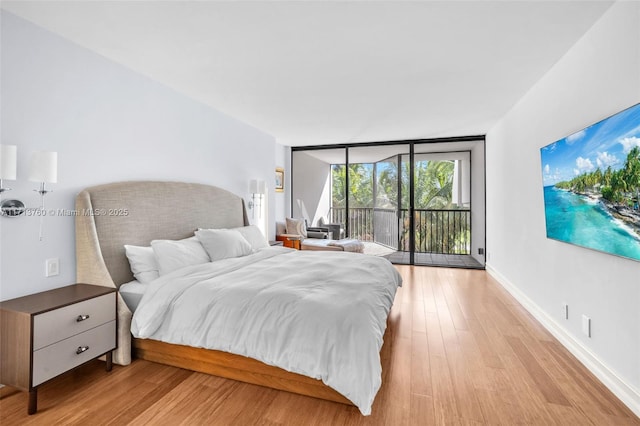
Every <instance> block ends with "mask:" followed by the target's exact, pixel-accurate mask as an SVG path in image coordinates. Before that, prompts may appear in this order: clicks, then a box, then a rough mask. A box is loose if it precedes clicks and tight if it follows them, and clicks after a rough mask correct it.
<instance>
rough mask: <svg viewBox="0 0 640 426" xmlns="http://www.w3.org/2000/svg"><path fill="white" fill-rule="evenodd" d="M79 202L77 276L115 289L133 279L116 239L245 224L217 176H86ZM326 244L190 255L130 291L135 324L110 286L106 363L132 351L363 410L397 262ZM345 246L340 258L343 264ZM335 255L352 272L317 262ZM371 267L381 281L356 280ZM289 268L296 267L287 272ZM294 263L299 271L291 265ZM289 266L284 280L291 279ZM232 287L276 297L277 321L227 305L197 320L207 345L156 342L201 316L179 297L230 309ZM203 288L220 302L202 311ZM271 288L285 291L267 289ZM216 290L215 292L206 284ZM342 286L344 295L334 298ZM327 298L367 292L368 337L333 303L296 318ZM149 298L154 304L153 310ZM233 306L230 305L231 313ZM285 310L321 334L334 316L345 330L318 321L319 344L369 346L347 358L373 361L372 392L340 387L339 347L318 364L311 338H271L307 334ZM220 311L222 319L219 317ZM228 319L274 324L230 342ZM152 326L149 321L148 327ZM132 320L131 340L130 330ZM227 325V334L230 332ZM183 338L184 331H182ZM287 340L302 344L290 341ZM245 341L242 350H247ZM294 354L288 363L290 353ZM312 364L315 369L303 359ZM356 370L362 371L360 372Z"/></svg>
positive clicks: (125, 241)
mask: <svg viewBox="0 0 640 426" xmlns="http://www.w3.org/2000/svg"><path fill="white" fill-rule="evenodd" d="M76 209H77V211H78V215H77V216H76V261H77V280H78V282H84V283H90V284H97V285H103V286H109V287H116V288H119V287H120V286H121V285H122V284H125V283H129V282H131V281H132V280H133V278H134V277H133V274H132V272H131V268H130V265H129V261H128V260H127V257H126V255H125V249H124V246H125V245H136V246H148V245H149V244H150V243H151V241H154V240H183V239H187V238H189V237H192V236H193V235H194V231H196V230H198V229H205V230H220V229H232V228H241V227H245V226H247V225H249V221H248V220H247V214H246V210H245V207H244V202H243V200H242V198H240V197H238V196H236V195H234V194H232V193H230V192H228V191H225V190H223V189H220V188H217V187H214V186H209V185H202V184H192V183H180V182H119V183H112V184H106V185H100V186H95V187H91V188H87V189H85V190H83V191H82V192H81V193H80V194H78V196H77V198H76ZM326 254H329V253H326ZM326 254H325V255H324V256H323V255H322V254H320V253H313V252H306V253H305V252H300V251H295V250H290V249H286V248H282V247H265V248H263V249H260V250H253V251H252V252H251V254H248V255H246V256H242V257H239V258H237V259H236V258H231V259H224V260H220V261H216V262H208V263H207V264H199V265H193V266H189V267H185V268H182V269H180V270H178V271H176V272H172V273H170V274H166V275H163V276H161V277H160V278H158V279H156V280H154V281H153V282H152V285H150V287H149V288H150V289H153V290H147V292H145V293H144V295H143V296H141V297H140V298H139V300H138V302H139V304H138V307H137V310H136V314H135V317H134V318H133V327H132V311H131V309H130V308H129V307H128V306H127V303H126V302H125V300H124V299H123V298H122V295H119V296H118V348H117V350H116V351H115V352H114V357H113V358H114V362H116V363H118V364H122V365H127V364H129V363H130V362H131V354H132V353H133V354H134V356H137V357H140V358H143V359H147V360H150V361H154V362H160V363H164V364H169V365H174V366H177V367H181V368H186V369H190V370H194V371H200V372H205V373H209V374H214V375H218V376H221V377H226V378H231V379H235V380H239V381H244V382H248V383H254V384H258V385H263V386H267V387H271V388H275V389H280V390H286V391H290V392H294V393H299V394H303V395H308V396H313V397H317V398H322V399H326V400H331V401H336V402H341V403H345V404H351V405H356V406H358V408H359V409H360V411H361V412H362V413H363V414H365V415H366V414H369V413H370V410H371V404H372V403H373V398H375V393H376V392H377V389H378V388H379V386H380V377H381V371H378V369H377V367H376V366H375V365H373V364H375V362H376V361H377V363H378V366H379V364H380V349H381V346H382V342H383V335H384V340H388V336H387V335H386V334H385V332H386V331H387V330H385V328H386V318H387V316H388V312H389V309H390V307H391V304H392V303H393V296H394V295H395V289H396V288H397V286H398V285H400V283H401V279H400V278H399V274H398V273H397V271H395V269H394V268H393V267H392V266H391V265H390V264H388V262H387V261H386V260H384V259H379V258H373V257H370V256H364V255H360V254H354V253H330V256H326ZM314 256H315V257H314ZM334 256H335V258H334ZM340 256H343V257H340ZM344 256H347V257H349V259H347V261H346V262H345V261H344V260H345V259H346V258H345V257H344ZM322 262H325V263H322ZM384 262H387V264H385V263H384ZM340 263H342V264H352V265H360V266H359V269H358V267H355V266H354V267H353V270H354V275H353V277H354V279H351V278H349V277H342V275H344V274H342V273H341V272H340V271H338V270H336V272H335V273H334V274H333V275H332V276H333V278H331V279H329V278H327V277H328V275H331V274H326V273H319V271H329V270H330V269H331V266H332V265H337V264H340ZM314 265H320V266H317V267H316V269H315V270H314V271H315V272H313V273H312V274H311V275H309V276H308V277H307V278H302V277H304V274H303V272H304V271H305V270H307V269H309V270H311V269H313V268H314V267H315V266H314ZM317 268H320V269H317ZM372 269H373V270H377V271H378V272H377V273H376V275H382V276H386V277H387V278H385V279H384V280H380V282H378V281H376V282H373V281H371V284H370V283H369V281H366V280H365V282H363V280H364V278H363V279H359V278H358V277H360V276H362V277H365V276H366V275H367V274H368V273H369V272H368V271H370V270H372ZM294 270H295V271H296V272H295V273H293V271H294ZM298 272H299V273H300V274H302V275H298ZM251 274H253V275H252V276H253V277H254V278H253V279H249V278H245V276H249V275H251ZM385 274H388V275H385ZM307 275H308V274H307ZM289 276H291V278H288V277H289ZM295 280H297V281H295ZM322 280H324V281H322ZM367 280H368V278H367ZM365 284H370V285H369V286H368V287H371V290H369V289H368V287H367V288H365ZM234 286H235V287H237V288H238V289H240V290H241V291H240V293H242V294H243V295H244V294H246V297H247V298H248V299H246V300H249V302H246V301H242V302H238V303H239V305H238V306H240V307H239V308H237V309H245V308H246V307H247V306H249V305H251V304H254V303H258V301H259V304H258V305H257V306H265V304H269V303H285V302H286V303H285V304H284V305H274V306H276V307H275V309H276V310H279V311H278V312H279V314H278V316H277V318H275V319H274V316H273V315H274V314H266V313H264V312H262V311H263V309H256V308H253V309H252V310H248V311H246V312H249V313H251V312H254V313H255V314H251V315H245V314H243V315H239V314H237V312H236V314H235V315H236V316H235V317H232V318H234V319H233V321H231V322H230V320H229V319H228V318H226V319H223V320H220V319H218V320H215V319H214V320H213V321H212V324H213V325H209V326H206V327H207V328H206V329H205V328H203V332H204V334H205V335H206V336H207V337H206V338H204V340H207V342H204V343H203V342H199V341H197V340H196V341H195V343H190V342H181V341H178V342H176V341H163V340H168V339H166V336H167V335H172V334H173V335H174V336H178V337H180V338H181V339H182V338H183V334H184V335H185V336H186V333H182V332H178V333H176V332H175V331H168V330H169V329H168V327H169V325H168V324H169V323H170V322H171V321H172V318H174V316H175V317H176V318H178V317H179V320H180V321H179V324H188V323H189V321H192V322H193V324H197V325H198V327H199V326H200V325H199V324H200V321H199V320H195V319H193V318H191V319H188V318H186V317H185V318H183V317H180V315H186V314H187V312H186V311H188V310H193V311H194V312H195V311H196V310H195V309H188V308H187V309H185V308H184V307H183V308H180V307H179V306H180V305H179V303H181V304H182V305H185V306H187V307H189V306H195V305H203V307H201V308H199V309H203V310H202V312H200V313H198V314H194V315H197V316H196V317H194V318H200V317H205V316H206V317H208V316H209V314H208V312H214V311H215V312H219V311H226V310H228V311H232V312H233V309H235V308H233V303H235V302H234V301H235V300H236V299H237V297H236V296H233V297H230V296H229V294H230V291H229V290H228V288H231V287H234ZM358 286H359V287H358ZM205 287H206V288H208V290H207V291H214V294H215V296H214V297H212V298H211V300H214V301H215V303H214V302H211V303H212V304H217V305H216V309H212V310H211V311H207V310H206V309H211V306H204V305H206V303H205V304H201V303H200V302H199V301H202V300H209V299H207V297H208V296H206V297H205V296H203V295H202V294H200V293H197V292H199V291H204V290H202V289H203V288H205ZM378 287H379V288H378ZM176 289H178V290H176ZM276 289H278V291H282V293H276ZM343 289H344V290H343ZM216 291H217V293H215V292H216ZM234 291H235V290H234ZM343 291H345V292H346V293H345V294H347V295H348V296H341V292H343ZM369 293H370V294H371V296H369ZM234 294H235V293H234ZM360 294H363V297H360ZM265 295H266V296H265ZM267 296H268V297H267ZM329 296H331V297H334V299H333V300H338V301H339V300H342V301H344V300H348V301H349V300H353V303H354V304H355V303H365V302H363V300H364V299H367V298H369V297H370V298H371V301H370V302H366V303H368V304H369V305H371V306H372V308H371V312H368V313H363V314H362V315H361V317H362V318H365V319H366V320H367V321H369V320H368V319H369V318H372V317H374V316H375V317H376V319H375V324H376V325H375V326H374V327H373V328H374V330H373V331H366V332H363V336H367V335H368V334H370V335H371V337H366V338H364V337H363V339H365V340H358V337H357V336H358V335H359V334H360V333H359V332H356V331H354V329H352V328H351V325H350V324H351V323H350V322H348V321H352V320H351V319H348V321H347V320H346V319H344V318H343V319H342V320H340V321H343V320H344V321H346V322H340V323H339V322H337V321H338V320H334V319H333V318H334V317H338V316H339V314H335V313H333V312H331V313H329V314H326V315H325V316H324V318H325V320H323V321H318V320H316V319H317V318H319V317H322V315H309V316H308V317H309V318H308V319H306V320H305V321H311V323H310V325H306V323H305V322H304V321H302V317H300V315H302V312H307V311H309V310H310V309H311V310H313V309H316V308H317V305H318V300H319V299H327V298H328V297H329ZM243 297H245V296H243ZM168 299H171V300H172V301H174V302H175V305H174V304H172V305H171V306H168V305H167V306H165V302H164V300H168ZM361 299H362V300H361ZM190 300H191V302H190ZM243 300H244V299H243ZM222 301H224V304H223V303H222ZM174 302H172V303H174ZM167 303H168V302H167ZM189 303H191V305H189ZM305 303H306V305H305ZM343 304H344V303H343ZM156 305H157V306H156ZM334 305H340V303H330V304H328V306H332V307H333V306H334ZM158 306H160V307H159V308H158ZM282 306H284V307H282ZM367 306H368V305H367ZM227 307H228V308H227ZM232 308H233V309H232ZM158 309H159V310H158ZM318 309H320V308H318ZM322 309H325V308H322ZM332 309H333V308H332ZM336 309H337V308H336ZM343 309H344V312H360V310H359V309H349V307H348V306H346V304H345V306H344V307H343ZM158 312H166V313H168V318H170V319H166V320H162V321H157V320H156V319H157V318H159V314H158ZM243 312H245V311H243ZM336 312H337V311H336ZM232 315H234V314H233V313H232ZM261 315H262V316H261ZM269 315H271V316H269ZM245 316H246V317H248V318H251V320H249V322H248V323H247V324H244V325H243V324H241V323H240V322H239V321H240V319H241V318H243V317H245ZM288 317H291V319H292V321H291V322H292V323H293V324H294V325H295V324H298V323H300V324H301V325H300V327H310V329H309V330H308V331H307V332H306V334H308V335H323V336H325V335H324V334H322V333H324V328H323V327H325V325H323V322H326V323H327V324H326V328H327V329H331V330H334V329H337V328H338V326H339V327H345V329H346V330H347V331H348V332H346V333H345V334H344V335H343V336H342V337H339V339H342V340H336V341H335V342H334V341H332V340H331V339H333V338H334V337H332V334H331V333H330V332H329V331H327V332H326V333H327V334H326V336H325V340H326V341H325V342H324V343H323V345H324V347H327V348H334V347H338V348H342V347H345V348H347V349H349V350H354V349H353V348H350V347H351V346H353V347H360V346H368V347H369V349H368V351H369V352H367V355H366V357H367V358H368V359H367V361H366V362H360V361H359V360H351V362H356V364H352V365H357V363H358V362H360V363H361V364H367V365H369V364H372V365H373V366H372V367H371V368H372V369H371V371H373V374H371V376H372V377H366V378H364V379H363V382H366V384H367V386H368V387H370V388H371V389H372V390H373V392H372V394H367V395H364V396H361V395H359V393H357V392H356V393H354V392H353V391H351V390H350V389H346V390H345V389H342V388H341V386H343V385H342V384H340V383H338V382H340V381H341V380H338V379H340V378H342V379H343V380H342V381H348V380H347V379H348V377H343V376H345V371H347V372H349V371H351V370H345V371H342V372H341V371H339V368H338V367H339V365H340V364H331V363H333V362H334V361H333V358H338V359H339V360H340V362H342V361H344V360H345V359H347V358H348V357H345V356H344V355H343V354H342V352H336V351H334V350H333V349H331V351H327V353H326V354H319V355H318V356H319V358H320V359H321V360H322V359H323V358H327V359H332V361H331V363H328V364H326V365H325V364H324V361H323V363H319V362H316V361H314V360H311V361H309V362H308V363H307V360H306V358H309V356H308V355H307V354H305V353H304V352H303V351H304V350H307V349H306V346H308V345H311V344H312V343H313V342H309V341H307V342H301V343H297V340H296V341H295V342H291V341H283V342H281V341H282V340H283V339H282V338H281V337H280V338H279V337H278V335H274V337H270V338H266V337H264V336H263V335H267V334H268V333H269V332H271V331H274V330H277V329H279V328H284V329H285V330H284V331H283V332H286V334H285V336H287V337H288V336H291V335H301V336H302V338H304V334H305V332H304V329H303V331H300V330H298V331H296V330H295V329H293V328H292V329H291V330H289V327H292V325H291V324H288V323H283V322H281V319H282V318H288ZM362 318H360V319H358V320H353V321H352V322H353V323H354V324H355V323H358V322H361V320H362ZM145 321H146V322H145ZM163 321H164V322H163ZM215 321H218V322H215ZM225 321H227V322H226V323H225ZM236 321H238V325H237V327H238V328H237V330H240V331H241V332H244V333H245V334H256V333H254V332H253V330H255V329H256V328H259V327H256V326H255V325H256V324H268V323H269V322H270V321H272V322H273V324H272V325H271V327H270V328H265V327H262V331H261V332H260V333H257V334H258V336H257V337H256V336H251V337H250V338H248V339H247V340H244V341H243V342H241V343H238V342H237V341H235V340H234V336H235V334H237V333H235V332H234V333H230V331H229V330H227V327H224V326H221V324H236ZM251 321H252V322H251ZM314 321H315V322H314ZM154 322H157V324H154ZM174 323H176V324H177V323H178V321H177V320H176V321H174ZM149 324H152V325H153V327H152V326H151V325H149ZM252 324H253V325H252ZM283 324H284V325H283ZM154 327H155V328H154ZM194 328H196V326H194ZM132 330H133V331H134V334H135V335H137V336H140V338H133V339H132V337H131V331H132ZM234 330H235V331H237V330H236V329H234ZM164 333H168V334H164ZM207 333H208V334H207ZM216 333H218V334H216ZM224 333H227V335H225V334H224ZM229 334H231V335H232V336H231V337H229ZM158 336H159V337H158ZM261 336H262V337H261ZM184 339H187V337H184ZM189 339H192V338H191V337H189ZM194 339H197V338H194ZM201 339H202V338H201ZM225 339H227V340H225ZM178 340H180V339H178ZM285 340H286V339H285ZM302 340H304V339H302ZM311 340H312V339H311ZM254 341H255V343H254ZM247 342H248V343H247ZM274 342H276V343H277V342H281V346H282V347H284V348H285V349H286V348H289V347H291V348H294V349H293V350H292V353H294V354H295V357H292V356H291V354H290V353H288V354H284V355H283V354H282V353H279V352H277V351H275V352H274V351H272V349H273V348H272V347H273V346H274ZM337 343H339V344H337ZM295 345H299V347H298V346H295ZM216 346H218V347H216ZM253 346H255V347H257V348H259V349H260V348H264V347H266V351H264V352H266V353H267V355H263V354H262V353H254V352H252V350H253V349H252V347H253ZM276 346H277V345H276ZM387 346H388V345H387ZM245 348H248V349H246V350H245ZM371 348H375V351H374V354H375V357H374V356H372V355H371ZM132 349H133V351H132ZM260 350H262V349H260ZM355 350H358V349H355ZM309 351H310V353H312V354H314V356H315V354H316V349H309ZM340 351H342V349H340ZM274 354H275V355H274ZM301 354H302V355H301ZM282 358H285V359H286V360H288V362H284V366H283V364H282V363H281V362H280V361H281V359H282ZM291 360H293V361H294V362H289V361H291ZM301 360H302V361H301ZM276 361H277V362H276ZM305 363H307V364H305ZM314 363H318V364H322V368H321V369H320V370H317V369H316V367H315V364H314ZM310 365H311V366H313V368H311V367H309V366H310ZM336 365H337V366H336ZM345 365H346V364H345ZM319 368H320V367H319ZM354 369H355V367H354ZM327 371H328V372H327ZM325 373H327V374H325ZM367 374H368V372H367ZM363 376H365V375H364V374H363ZM320 379H322V380H320ZM327 383H328V384H329V385H330V386H329V385H328V384H327ZM336 388H338V390H340V392H339V391H338V390H336ZM367 389H368V388H367ZM345 395H346V396H345Z"/></svg>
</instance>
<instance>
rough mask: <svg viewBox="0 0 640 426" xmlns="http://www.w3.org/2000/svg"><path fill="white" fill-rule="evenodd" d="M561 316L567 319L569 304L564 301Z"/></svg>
mask: <svg viewBox="0 0 640 426" xmlns="http://www.w3.org/2000/svg"><path fill="white" fill-rule="evenodd" d="M562 316H563V318H564V319H566V320H568V319H569V305H568V304H566V303H563V304H562Z"/></svg>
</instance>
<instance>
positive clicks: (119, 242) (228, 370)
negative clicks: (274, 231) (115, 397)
mask: <svg viewBox="0 0 640 426" xmlns="http://www.w3.org/2000/svg"><path fill="white" fill-rule="evenodd" d="M163 206H184V207H183V208H184V209H185V210H184V211H181V212H179V213H180V214H176V212H175V211H169V212H168V213H167V212H165V211H163V210H160V209H162V207H163ZM76 209H77V211H78V212H80V214H78V215H77V216H76V262H77V279H78V282H84V283H88V284H97V285H103V286H107V287H116V288H118V287H119V286H120V285H121V284H123V283H126V282H129V281H131V280H132V279H133V275H132V273H131V271H130V267H129V263H128V260H127V259H126V255H125V252H124V245H125V244H131V245H147V246H148V245H149V243H150V242H151V240H154V239H181V238H186V237H189V236H191V235H193V232H194V231H195V230H196V229H197V228H199V227H202V228H233V227H238V226H244V225H248V224H249V221H248V219H247V215H246V210H245V207H244V201H243V200H242V198H240V197H238V196H236V195H234V194H232V193H230V192H228V191H225V190H222V189H220V188H216V187H213V186H209V185H200V184H189V183H179V182H120V183H112V184H107V185H100V186H96V187H92V188H87V189H85V190H83V191H82V192H80V194H78V196H77V197H76ZM82 212H84V213H85V214H82ZM87 212H90V213H89V214H87ZM124 212H126V215H125V214H124ZM96 213H99V214H96ZM131 316H132V313H131V311H130V310H129V308H128V307H127V305H126V303H124V300H123V299H122V297H121V296H120V295H118V349H117V350H116V351H115V352H114V357H113V359H114V362H116V363H117V364H122V365H127V364H129V363H130V362H131V354H132V352H133V354H134V355H135V356H136V357H138V358H141V359H145V360H149V361H153V362H158V363H162V364H167V365H172V366H176V367H180V368H184V369H188V370H192V371H198V372H203V373H208V374H212V375H216V376H220V377H224V378H229V379H234V380H238V381H242V382H247V383H252V384H256V385H261V386H266V387H269V388H274V389H279V390H284V391H289V392H293V393H297V394H302V395H307V396H312V397H315V398H320V399H325V400H329V401H335V402H340V403H343V404H349V405H353V403H352V402H351V401H349V400H348V399H347V398H345V397H344V396H343V395H341V394H340V393H338V392H337V391H335V390H334V389H332V388H330V387H328V386H327V385H325V384H324V383H322V381H321V380H317V379H313V378H309V377H306V376H302V375H300V374H296V373H291V372H288V371H285V370H283V369H281V368H278V367H274V366H270V365H267V364H264V363H263V362H260V361H257V360H254V359H251V358H247V357H244V356H240V355H234V354H230V353H226V352H221V351H216V350H209V349H201V348H194V347H189V346H183V345H176V344H169V343H164V342H159V341H156V340H151V339H133V338H132V336H131V334H130V327H131ZM132 341H133V345H132ZM384 341H385V342H389V341H391V336H390V327H387V331H386V332H385V335H384ZM390 346H391V345H390V343H386V344H385V345H384V346H383V348H382V352H381V358H382V359H383V368H384V366H385V365H384V364H385V363H386V362H388V359H389V351H390ZM385 353H386V354H385ZM383 371H384V369H383Z"/></svg>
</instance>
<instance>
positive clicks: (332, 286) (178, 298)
mask: <svg viewBox="0 0 640 426" xmlns="http://www.w3.org/2000/svg"><path fill="white" fill-rule="evenodd" d="M401 281H402V279H401V277H400V275H399V274H398V272H397V271H396V269H395V268H394V267H393V266H392V265H391V263H389V261H387V260H386V259H384V258H380V257H374V256H366V255H361V254H354V253H345V252H326V251H323V252H314V251H294V250H290V249H286V248H282V247H269V248H264V249H262V250H260V251H258V252H257V253H255V254H252V255H249V256H245V257H239V258H233V259H225V260H221V261H216V262H211V263H205V264H201V265H193V266H188V267H185V268H182V269H180V270H177V271H174V272H172V273H170V274H167V275H164V276H161V277H160V278H158V279H156V280H154V281H152V282H151V283H150V284H149V289H148V290H147V292H146V293H145V295H144V296H143V298H142V300H141V301H140V304H139V305H138V308H137V309H136V311H135V313H134V315H133V320H132V323H131V331H132V333H133V335H134V336H135V337H138V338H149V339H155V340H160V341H164V342H169V343H177V344H183V345H189V346H195V347H203V348H209V349H217V350H221V351H226V352H231V353H234V354H238V355H244V356H247V357H251V358H255V359H257V360H260V361H262V362H264V363H266V364H269V365H275V366H277V367H280V368H282V369H284V370H287V371H291V372H294V373H299V374H303V375H305V376H309V377H313V378H316V379H321V380H322V381H323V382H324V383H325V384H326V385H328V386H330V387H332V388H333V389H335V390H336V391H338V392H340V393H341V394H342V395H344V396H345V397H347V398H348V399H349V400H351V401H352V402H353V403H354V404H355V405H356V406H357V407H358V408H359V409H360V411H361V412H362V414H364V415H369V414H370V413H371V405H372V404H373V400H374V398H375V395H376V393H377V392H378V389H379V388H380V385H381V381H382V378H381V372H382V368H381V365H380V349H381V347H382V343H383V342H382V337H383V335H384V331H385V328H386V325H387V323H386V321H387V316H388V314H389V310H390V309H391V305H392V303H393V299H394V296H395V293H396V289H397V287H398V286H399V285H400V284H401Z"/></svg>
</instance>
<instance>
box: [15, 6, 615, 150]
mask: <svg viewBox="0 0 640 426" xmlns="http://www.w3.org/2000/svg"><path fill="white" fill-rule="evenodd" d="M611 4H612V2H611V1H593V0H591V1H573V0H570V1H466V2H465V1H424V2H400V1H386V2H385V1H380V2H373V1H353V2H338V1H331V2H329V1H324V2H321V1H315V2H314V1H289V2H281V1H269V2H245V1H231V2H214V1H195V2H192V1H173V2H171V1H169V2H167V1H164V2H159V1H158V2H156V1H128V2H125V1H120V2H109V1H83V2H81V1H74V2H71V1H61V2H58V1H43V2H40V1H17V2H12V1H3V2H2V8H3V9H6V10H8V11H10V12H11V13H14V14H16V15H18V16H20V17H23V18H24V19H27V20H29V21H31V22H33V23H35V24H37V25H39V26H41V27H44V28H46V29H48V30H50V31H52V32H54V33H57V34H59V35H61V36H63V37H65V38H67V39H69V40H72V41H73V42H75V43H77V44H79V45H81V46H84V47H87V48H89V49H91V50H93V51H95V52H98V53H99V54H101V55H104V56H105V57H107V58H110V59H111V60H113V61H115V62H118V63H120V64H123V65H124V66H126V67H128V68H130V69H133V70H135V71H137V72H139V73H141V74H144V75H146V76H149V77H150V78H152V79H154V80H157V81H160V82H162V83H164V84H166V85H167V86H170V87H172V88H173V89H175V90H177V91H179V92H181V93H184V94H186V95H188V96H190V97H192V98H194V99H197V100H199V101H201V102H204V103H206V104H208V105H210V106H212V107H214V108H216V109H218V110H220V111H223V112H225V113H227V114H229V115H231V116H234V117H236V118H238V119H240V120H243V121H245V122H247V123H249V124H252V125H253V126H255V127H257V128H260V129H262V130H263V131H266V132H268V133H270V134H272V135H273V136H275V138H276V139H277V141H278V142H279V143H282V144H285V145H315V144H332V143H348V142H362V141H382V140H401V139H420V138H434V137H446V136H463V135H476V134H485V133H486V132H487V131H488V130H489V129H490V128H491V127H492V125H493V124H495V122H496V121H497V120H498V119H499V118H500V117H502V116H503V115H504V114H505V113H506V112H507V111H508V110H509V109H510V108H511V107H512V106H513V105H514V104H515V103H516V102H517V101H518V100H519V99H520V98H521V97H522V96H523V95H524V94H525V93H526V91H527V90H528V89H529V88H531V87H532V86H533V85H534V84H535V83H536V82H537V81H538V80H539V79H540V78H541V77H542V76H543V75H544V73H545V72H546V71H548V70H549V69H550V68H551V67H552V66H553V65H554V64H555V63H556V62H557V61H558V60H559V59H560V58H561V57H562V55H563V54H564V53H566V52H567V50H569V48H570V47H571V46H572V45H573V44H574V43H575V42H576V41H577V40H578V39H579V38H580V37H581V36H582V35H583V34H584V33H585V32H586V31H587V30H588V29H589V28H590V27H591V26H592V25H593V24H594V23H595V22H596V21H597V20H598V18H599V17H600V16H602V14H603V13H604V12H605V11H606V10H607V9H608V7H610V5H611Z"/></svg>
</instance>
